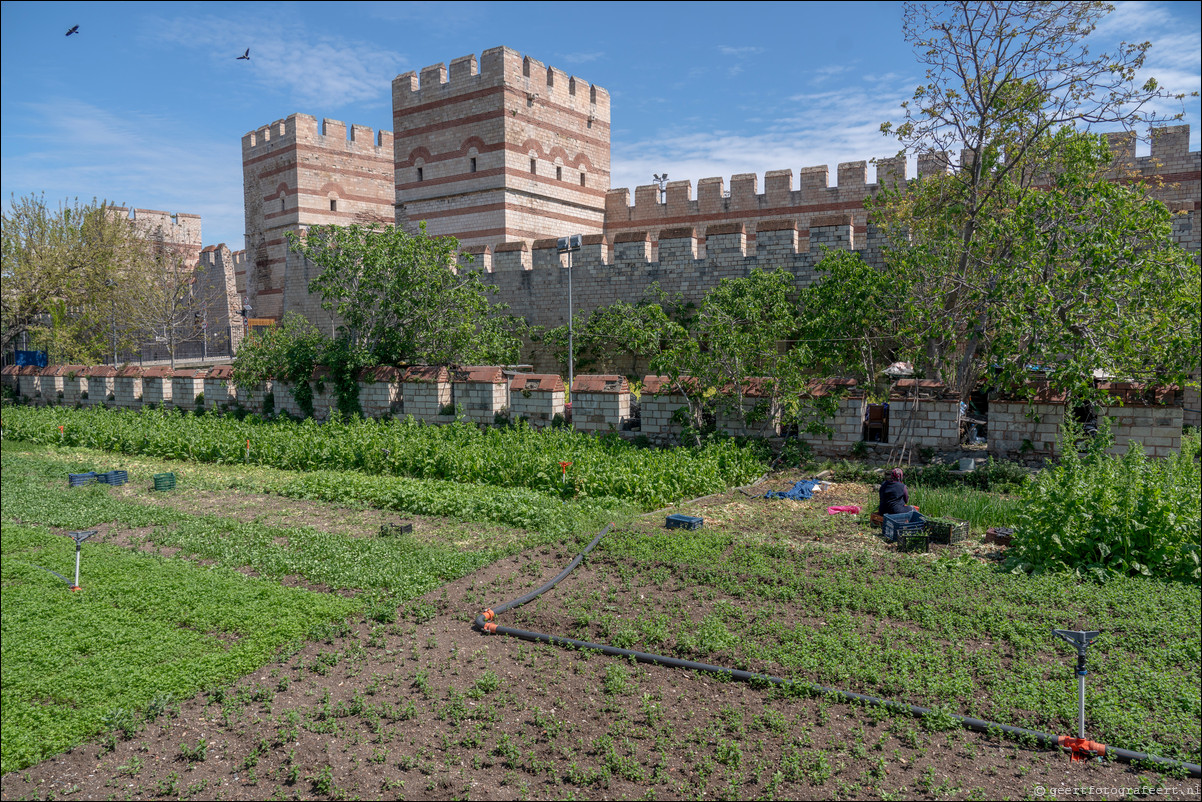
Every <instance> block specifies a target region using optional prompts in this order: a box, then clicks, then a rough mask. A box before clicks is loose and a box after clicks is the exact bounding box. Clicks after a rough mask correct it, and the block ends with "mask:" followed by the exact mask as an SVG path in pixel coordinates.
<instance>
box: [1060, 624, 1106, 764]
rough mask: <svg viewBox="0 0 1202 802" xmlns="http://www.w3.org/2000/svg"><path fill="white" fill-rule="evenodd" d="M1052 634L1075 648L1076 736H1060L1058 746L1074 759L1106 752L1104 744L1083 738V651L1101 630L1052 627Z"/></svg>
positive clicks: (1096, 637)
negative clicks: (1091, 630) (1067, 751)
mask: <svg viewBox="0 0 1202 802" xmlns="http://www.w3.org/2000/svg"><path fill="white" fill-rule="evenodd" d="M1052 634H1053V635H1056V636H1057V637H1059V638H1062V639H1063V640H1065V641H1067V642H1068V643H1069V645H1071V646H1072V647H1073V648H1074V649H1076V650H1077V737H1076V738H1069V737H1068V736H1066V735H1062V736H1060V746H1061V747H1063V748H1065V749H1068V750H1069V752H1070V753H1071V754H1072V759H1073V760H1074V761H1078V760H1085V759H1086V758H1088V757H1093V756H1095V755H1098V756H1100V755H1104V754H1106V746H1105V745H1104V744H1099V743H1094V742H1093V741H1088V740H1086V738H1085V675H1086V674H1088V673H1089V671H1087V670H1086V668H1085V653H1086V651H1087V650H1088V649H1089V647H1090V646H1092V645H1093V643H1094V641H1096V640H1097V639H1098V636H1099V635H1101V634H1102V633H1101V632H1090V631H1075V630H1071V629H1053V630H1052Z"/></svg>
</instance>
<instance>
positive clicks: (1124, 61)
mask: <svg viewBox="0 0 1202 802" xmlns="http://www.w3.org/2000/svg"><path fill="white" fill-rule="evenodd" d="M1109 10H1110V7H1109V6H1106V5H1105V4H1102V3H1092V2H1071V3H1037V2H967V1H963V2H952V3H945V4H940V5H930V6H928V5H908V6H907V10H906V15H905V24H904V30H905V35H906V38H907V39H908V40H909V41H910V42H912V43H913V45H914V49H915V53H916V55H917V56H918V59H919V61H920V62H921V63H923V64H925V65H926V66H927V68H928V69H927V75H926V79H927V80H926V83H925V84H923V85H922V86H920V87H918V88H917V89H916V90H915V92H914V97H913V99H912V101H910V102H909V103H907V104H904V113H905V120H904V122H903V123H902V124H900V125H898V126H896V127H894V126H892V125H891V124H890V123H885V124H883V125H882V130H883V131H884V132H886V133H893V134H895V135H896V136H897V138H898V140H899V142H900V144H901V145H902V146H903V148H905V149H906V150H908V151H910V152H913V153H918V154H923V155H925V156H926V157H927V158H929V159H932V160H933V161H934V162H935V164H936V165H937V166H939V167H942V168H943V171H942V174H941V175H938V176H935V177H934V178H933V179H932V180H929V181H925V182H922V184H923V186H922V188H921V189H920V190H919V191H918V192H915V193H902V192H894V193H888V194H886V195H885V196H884V197H883V199H882V200H881V201H880V202H878V203H877V205H876V207H875V212H876V217H877V220H878V222H881V223H882V224H883V225H884V226H886V227H887V228H889V229H890V230H891V234H892V248H891V250H890V252H889V254H888V255H887V257H886V258H887V262H888V264H889V267H890V274H891V275H894V276H897V277H898V279H899V282H898V283H899V285H900V286H904V287H905V288H906V290H907V291H908V292H909V293H910V295H909V296H908V298H907V299H906V302H905V303H904V304H900V308H901V309H902V311H904V312H905V313H907V314H912V315H915V316H917V317H918V318H919V319H920V321H921V323H917V322H915V321H910V322H911V323H915V325H916V326H917V327H918V329H919V330H920V331H922V333H923V336H922V341H921V348H920V363H921V365H922V367H923V369H924V371H925V372H926V374H927V375H929V376H931V377H933V378H937V379H941V380H943V381H945V382H946V383H947V384H949V385H950V386H951V387H953V388H954V389H956V390H958V391H959V392H960V393H961V395H962V397H963V396H965V395H967V393H968V392H970V391H971V389H972V388H973V386H974V385H975V382H976V378H977V376H978V375H979V374H980V373H981V371H982V369H983V367H985V366H986V365H988V364H989V363H990V359H991V357H992V356H993V354H990V353H989V350H990V345H991V342H992V343H994V344H997V343H1001V342H1003V341H1005V340H1006V339H1007V337H1005V336H1003V337H1000V338H999V337H998V336H997V332H998V323H999V316H1000V317H1004V318H1008V319H1009V320H1010V321H1012V322H1013V321H1014V319H1015V318H1014V317H1013V316H1012V315H1007V314H1006V313H1005V312H1004V308H1005V306H1006V304H1007V303H1009V302H1010V300H1011V296H1010V295H1009V294H1008V293H1010V292H1012V291H1016V290H1019V289H1024V288H1021V287H1017V286H1015V285H1014V284H1013V283H1011V282H1008V281H1006V280H1005V276H1006V274H1007V271H1008V270H1009V269H1010V267H1011V265H1012V263H1013V260H1014V259H1015V258H1016V257H1020V254H1019V253H1018V252H1019V251H1022V254H1023V255H1025V256H1027V257H1032V253H1031V248H1030V244H1031V243H1029V242H1028V243H1027V244H1025V245H1021V246H1020V244H1019V242H1018V240H1021V239H1022V233H1023V227H1024V226H1025V225H1030V224H1033V223H1038V221H1035V220H1030V219H1027V218H1025V217H1024V215H1030V214H1036V212H1037V210H1036V209H1035V208H1033V207H1034V206H1039V205H1040V204H1042V203H1045V202H1050V203H1052V204H1053V205H1059V206H1060V208H1061V209H1065V208H1066V207H1065V206H1064V202H1067V201H1069V200H1070V199H1069V198H1067V197H1066V196H1065V195H1064V194H1060V193H1055V192H1053V193H1051V194H1050V195H1049V193H1047V192H1046V191H1045V185H1046V183H1047V181H1048V176H1049V175H1053V174H1054V173H1055V171H1056V170H1059V169H1063V168H1064V166H1065V165H1064V161H1065V158H1064V156H1065V154H1064V153H1063V151H1062V148H1063V147H1064V146H1065V143H1066V141H1067V140H1069V139H1071V138H1072V137H1073V131H1075V130H1077V129H1081V130H1088V129H1090V128H1091V127H1094V126H1100V125H1105V126H1111V127H1114V126H1119V127H1124V128H1127V129H1130V128H1131V127H1133V126H1135V125H1137V124H1144V123H1149V122H1154V121H1156V120H1158V119H1161V118H1159V117H1157V115H1156V114H1155V113H1153V112H1151V111H1150V109H1151V108H1152V104H1153V101H1157V100H1159V99H1165V98H1178V99H1180V98H1181V97H1182V96H1180V95H1170V94H1169V93H1167V92H1165V91H1164V90H1162V89H1161V88H1160V87H1159V85H1158V84H1157V83H1156V81H1155V80H1151V79H1150V80H1148V81H1146V82H1145V83H1144V84H1143V85H1140V86H1137V85H1135V83H1134V79H1135V74H1136V72H1137V71H1138V70H1139V69H1140V68H1141V67H1142V66H1143V63H1144V59H1145V56H1146V53H1147V50H1148V48H1149V46H1150V45H1149V44H1148V43H1146V42H1145V43H1142V44H1126V43H1123V44H1120V45H1119V46H1118V48H1117V49H1116V50H1115V51H1114V52H1112V53H1102V54H1094V53H1092V52H1090V49H1089V42H1088V38H1089V36H1090V34H1091V33H1092V32H1093V31H1094V29H1095V27H1096V25H1097V22H1098V21H1099V20H1100V19H1101V18H1102V17H1103V16H1104V15H1105V14H1106V13H1108V11H1109ZM960 148H963V149H964V150H963V158H962V159H961V160H960V163H959V164H954V163H953V160H952V158H951V156H950V152H951V151H952V150H953V149H960ZM1081 156H1082V155H1081V154H1080V153H1074V154H1072V157H1073V158H1076V159H1081ZM1084 161H1085V163H1088V162H1090V161H1091V158H1085V160H1084ZM1092 161H1093V162H1094V163H1095V164H1096V162H1097V159H1096V157H1094V158H1092ZM1095 186H1097V187H1098V188H1102V185H1101V184H1095ZM1029 196H1031V198H1032V199H1030V200H1029V199H1028V198H1029ZM1034 198H1042V200H1035V199H1034ZM1044 211H1045V212H1046V211H1047V210H1046V209H1045V210H1044ZM1057 216H1059V217H1061V219H1063V217H1064V216H1063V215H1051V217H1057ZM1044 219H1050V218H1049V217H1048V216H1047V215H1046V214H1045V215H1044ZM1077 223H1078V224H1082V223H1084V224H1087V225H1090V226H1094V227H1095V230H1094V231H1093V232H1092V233H1090V232H1084V235H1085V236H1094V237H1096V238H1097V239H1098V240H1099V241H1101V240H1105V239H1106V238H1107V234H1106V229H1107V227H1108V226H1109V219H1108V217H1107V216H1105V215H1094V216H1092V217H1089V218H1088V219H1086V218H1083V217H1079V218H1078V219H1077ZM1037 233H1038V236H1037V239H1038V238H1039V237H1044V238H1048V237H1051V236H1052V235H1051V234H1050V233H1049V232H1047V231H1046V230H1039V229H1037ZM1150 236H1154V234H1151V233H1150ZM1141 243H1142V245H1144V246H1148V247H1151V248H1152V250H1154V251H1159V246H1155V245H1152V244H1151V240H1150V239H1149V238H1148V237H1143V238H1141ZM1029 267H1030V263H1029V264H1028V268H1029ZM1069 272H1075V275H1076V278H1077V279H1078V280H1079V279H1081V278H1082V276H1084V273H1083V272H1082V271H1069ZM1032 273H1033V271H1032V270H1031V269H1026V271H1025V275H1026V277H1027V278H1030V277H1031V276H1032ZM1145 286H1147V285H1145ZM1175 286H1176V285H1174V287H1175ZM1168 291H1169V293H1170V294H1175V293H1176V290H1175V289H1174V288H1169V290H1168ZM1025 295H1026V296H1027V298H1028V300H1031V299H1032V298H1033V297H1034V295H1033V294H1031V293H1025ZM1061 306H1062V305H1061ZM1055 307H1056V305H1055V304H1053V305H1052V306H1050V307H1047V308H1041V309H1040V310H1037V311H1036V313H1037V314H1039V313H1042V312H1048V313H1049V314H1055ZM1118 308H1119V311H1120V312H1121V311H1122V304H1121V302H1120V304H1119V306H1118ZM1028 311H1030V307H1029V305H1028ZM923 324H925V329H923ZM1066 327H1067V326H1066ZM1078 328H1080V327H1078ZM1070 330H1071V329H1070ZM1076 333H1077V335H1078V337H1079V342H1080V343H1081V344H1082V345H1083V346H1088V345H1089V344H1090V343H1089V338H1088V337H1086V336H1083V335H1082V334H1081V331H1079V330H1078V331H1077V332H1076ZM1024 339H1032V338H1024V337H1023V336H1017V337H1015V338H1013V342H1014V344H1015V345H1016V346H1022V345H1023V342H1024ZM1041 341H1043V342H1047V338H1046V337H1045V338H1043V339H1042V340H1041ZM1019 350H1020V351H1022V350H1024V349H1023V348H1021V347H1020V349H1019ZM1085 361H1086V360H1083V359H1082V360H1078V361H1077V365H1078V367H1081V366H1083V365H1084V363H1085ZM1097 361H1098V362H1099V364H1097V365H1095V367H1103V366H1104V363H1105V361H1106V360H1104V359H1103V360H1097ZM1063 377H1067V373H1064V374H1063V376H1062V378H1063ZM1071 383H1072V384H1074V385H1076V386H1082V385H1083V384H1084V383H1083V382H1082V381H1079V377H1075V378H1074V379H1073V381H1072V382H1071Z"/></svg>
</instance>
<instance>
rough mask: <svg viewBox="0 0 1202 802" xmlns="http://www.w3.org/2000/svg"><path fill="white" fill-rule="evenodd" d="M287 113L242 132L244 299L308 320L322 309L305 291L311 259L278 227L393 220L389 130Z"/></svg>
mask: <svg viewBox="0 0 1202 802" xmlns="http://www.w3.org/2000/svg"><path fill="white" fill-rule="evenodd" d="M347 134H348V131H347V126H346V124H345V123H343V122H339V121H338V120H322V122H321V126H320V128H319V127H318V123H317V119H316V118H314V117H312V116H310V115H308V114H292V115H290V116H288V117H286V118H285V119H283V120H276V121H275V122H273V123H271V124H270V125H265V126H263V127H262V128H259V129H257V130H255V131H251V132H250V133H248V134H245V135H244V136H243V137H242V180H243V192H244V195H245V198H244V202H245V209H246V257H247V275H246V300H247V302H249V303H250V305H251V309H252V316H253V317H258V318H275V319H277V320H278V319H279V318H280V317H281V316H282V315H283V313H284V310H285V309H295V310H296V311H298V312H301V313H302V314H304V315H305V316H306V317H308V318H309V319H310V320H312V321H314V322H319V321H321V320H322V318H323V317H328V315H327V313H325V312H324V311H322V310H321V309H320V306H319V303H320V300H321V299H320V298H310V296H309V292H308V283H309V279H310V278H312V277H313V276H312V275H311V273H312V270H313V268H312V266H311V265H308V264H307V263H306V262H305V260H303V259H300V258H299V257H297V256H296V255H295V254H293V253H291V252H290V251H289V250H288V243H287V240H285V238H284V234H285V233H286V232H288V231H294V232H301V231H304V230H305V229H307V228H308V227H309V226H311V225H319V224H323V225H324V224H331V223H334V224H338V225H348V224H350V223H364V222H378V223H391V222H392V220H393V207H392V202H393V198H392V173H393V164H392V159H393V157H392V134H391V133H390V132H388V131H380V132H379V133H378V135H377V134H376V132H374V131H373V130H372V129H371V128H368V127H366V126H362V125H352V126H351V127H350V131H349V134H350V136H349V138H348V136H347Z"/></svg>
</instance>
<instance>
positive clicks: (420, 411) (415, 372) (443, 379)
mask: <svg viewBox="0 0 1202 802" xmlns="http://www.w3.org/2000/svg"><path fill="white" fill-rule="evenodd" d="M401 397H402V406H401V410H402V412H403V413H404V414H406V415H412V416H413V417H414V418H416V419H417V420H423V421H427V422H429V423H446V422H448V421H452V420H454V419H455V416H454V415H443V414H442V412H443V410H444V409H446V408H448V407H449V406H450V403H451V378H450V374H449V373H448V371H447V369H446V368H425V367H418V368H409V370H407V371H405V375H404V379H403V381H402V383H401Z"/></svg>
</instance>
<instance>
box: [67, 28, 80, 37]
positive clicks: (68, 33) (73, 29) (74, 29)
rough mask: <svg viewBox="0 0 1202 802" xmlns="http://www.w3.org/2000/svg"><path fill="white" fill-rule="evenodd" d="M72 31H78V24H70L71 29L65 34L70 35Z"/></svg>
mask: <svg viewBox="0 0 1202 802" xmlns="http://www.w3.org/2000/svg"><path fill="white" fill-rule="evenodd" d="M73 33H79V26H78V25H72V26H71V30H69V31H67V36H70V35H71V34H73Z"/></svg>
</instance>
